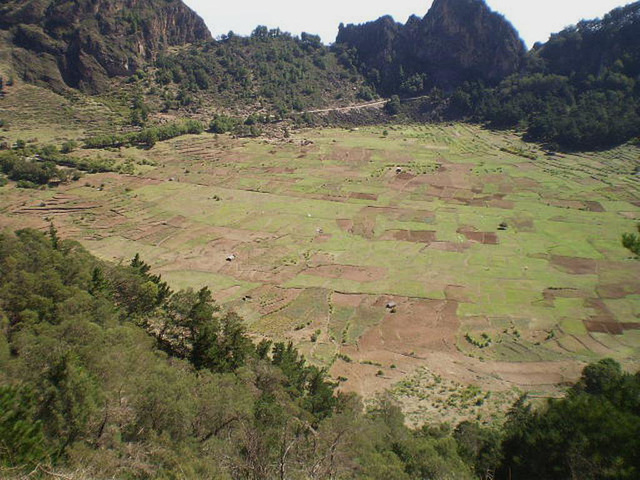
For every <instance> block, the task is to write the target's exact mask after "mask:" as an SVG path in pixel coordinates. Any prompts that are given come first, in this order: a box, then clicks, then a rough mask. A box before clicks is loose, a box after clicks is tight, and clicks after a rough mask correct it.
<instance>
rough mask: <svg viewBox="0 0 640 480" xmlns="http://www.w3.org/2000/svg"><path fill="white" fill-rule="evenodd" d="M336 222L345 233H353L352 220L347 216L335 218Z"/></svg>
mask: <svg viewBox="0 0 640 480" xmlns="http://www.w3.org/2000/svg"><path fill="white" fill-rule="evenodd" d="M336 223H337V224H338V227H340V230H342V231H344V232H347V233H353V220H351V219H348V218H339V219H337V220H336Z"/></svg>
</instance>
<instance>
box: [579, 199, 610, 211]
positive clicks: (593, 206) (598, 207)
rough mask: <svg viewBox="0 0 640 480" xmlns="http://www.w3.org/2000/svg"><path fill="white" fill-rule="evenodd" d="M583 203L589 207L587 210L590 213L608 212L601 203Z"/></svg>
mask: <svg viewBox="0 0 640 480" xmlns="http://www.w3.org/2000/svg"><path fill="white" fill-rule="evenodd" d="M583 203H584V204H585V206H586V207H587V210H589V211H590V212H598V213H602V212H606V210H605V209H604V207H603V206H602V205H601V204H600V202H594V201H585V202H583Z"/></svg>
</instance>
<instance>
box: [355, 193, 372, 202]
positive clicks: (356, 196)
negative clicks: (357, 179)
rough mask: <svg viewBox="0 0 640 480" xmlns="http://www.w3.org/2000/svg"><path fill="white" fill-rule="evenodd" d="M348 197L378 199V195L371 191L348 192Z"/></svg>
mask: <svg viewBox="0 0 640 480" xmlns="http://www.w3.org/2000/svg"><path fill="white" fill-rule="evenodd" d="M349 198H353V199H356V200H371V201H374V202H375V201H377V200H378V195H375V194H373V193H361V192H351V193H349Z"/></svg>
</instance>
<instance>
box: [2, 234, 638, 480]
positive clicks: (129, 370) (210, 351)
mask: <svg viewBox="0 0 640 480" xmlns="http://www.w3.org/2000/svg"><path fill="white" fill-rule="evenodd" d="M149 270H150V269H149V266H148V265H147V264H145V263H144V262H143V261H142V260H141V259H140V258H139V256H136V257H135V258H134V259H133V260H132V261H131V263H130V265H128V266H114V265H110V264H106V263H103V262H101V261H98V260H97V259H95V258H94V257H92V256H91V255H90V254H88V253H87V252H86V251H85V250H84V249H82V247H80V246H79V245H78V244H77V243H75V242H72V241H67V240H62V239H60V238H59V236H58V234H57V231H56V229H55V228H54V227H53V225H52V226H51V227H50V230H49V234H48V235H44V234H42V233H39V232H36V231H33V230H21V231H18V232H16V233H15V234H1V235H0V319H1V327H2V328H1V330H0V367H1V368H0V465H1V466H2V467H1V468H2V469H3V470H2V471H3V473H2V475H3V476H6V475H9V476H11V475H14V476H17V475H19V474H20V472H27V471H29V472H35V474H38V473H43V472H49V471H59V472H70V473H72V472H74V471H78V470H80V469H81V470H82V472H83V474H84V475H85V476H90V477H100V476H104V475H108V476H110V477H111V476H115V477H118V478H195V477H198V478H205V477H206V478H237V479H244V478H253V479H268V478H345V479H346V478H368V479H387V478H394V479H407V480H408V479H416V478H423V479H427V478H429V479H433V478H435V479H438V478H440V479H444V478H461V479H462V478H483V477H484V476H485V475H486V473H487V472H488V471H489V472H492V471H494V470H495V471H497V472H498V473H499V475H501V476H499V478H511V477H510V476H511V473H508V472H513V478H569V477H570V476H571V475H574V476H576V475H577V477H576V478H598V479H599V478H603V479H604V478H635V477H636V476H637V474H638V471H639V469H640V465H639V462H638V458H637V455H635V453H634V452H636V451H637V448H638V447H639V445H638V438H637V435H636V433H637V431H638V428H639V427H640V404H639V403H638V399H639V398H640V396H639V392H640V376H639V375H630V374H626V373H623V372H622V371H621V369H620V366H619V365H618V364H617V363H616V362H614V361H612V360H603V361H601V362H599V363H598V364H594V365H592V366H590V367H588V368H587V369H585V371H584V374H583V378H582V380H581V381H580V382H579V383H578V384H577V385H576V386H574V387H573V388H572V389H571V391H570V393H569V395H568V396H567V398H565V399H562V400H556V401H553V402H550V403H549V405H548V406H547V407H546V408H545V409H542V410H532V409H531V407H529V406H526V404H525V403H524V402H519V403H518V404H517V405H515V406H514V408H513V410H512V413H511V415H510V419H509V421H508V422H507V424H506V426H505V428H504V430H502V429H501V428H500V426H498V425H496V426H495V427H487V426H482V425H479V424H475V423H472V422H464V423H462V424H460V425H459V426H458V427H457V428H456V429H455V431H453V432H452V431H451V430H450V429H449V427H447V426H442V427H437V426H425V427H424V428H422V429H420V430H416V431H412V430H409V429H408V428H406V427H405V426H404V419H403V416H402V414H401V412H400V410H399V408H398V407H397V406H395V405H394V404H393V402H392V401H390V400H389V399H388V398H387V397H380V398H379V399H378V400H377V401H376V402H374V404H373V405H372V407H370V408H369V409H367V410H366V411H363V409H362V405H361V403H360V402H359V400H358V399H357V398H356V397H354V396H351V395H343V394H337V393H336V391H335V384H334V383H332V382H331V381H329V379H328V378H327V376H326V374H325V372H324V371H323V370H321V369H319V368H317V367H314V366H311V365H308V364H307V363H306V362H305V360H304V359H303V358H302V357H301V356H300V355H299V353H298V352H297V351H296V350H295V348H294V347H293V346H292V345H291V344H283V343H276V344H272V343H271V342H270V341H266V340H263V341H261V342H259V343H257V344H255V343H253V342H252V341H251V340H250V339H249V338H248V337H247V335H246V333H245V331H244V327H243V323H242V320H241V319H240V318H239V317H238V316H237V315H236V314H235V313H233V312H223V311H221V310H220V309H219V307H218V306H217V305H216V304H215V303H214V302H213V301H212V299H211V294H210V292H209V290H208V289H207V288H203V289H201V290H199V291H197V292H196V291H193V290H183V291H178V292H174V291H172V290H171V289H170V288H169V287H168V285H167V284H166V283H165V282H164V281H163V280H162V278H161V277H160V276H158V275H154V274H151V273H150V271H149ZM516 473H517V475H516Z"/></svg>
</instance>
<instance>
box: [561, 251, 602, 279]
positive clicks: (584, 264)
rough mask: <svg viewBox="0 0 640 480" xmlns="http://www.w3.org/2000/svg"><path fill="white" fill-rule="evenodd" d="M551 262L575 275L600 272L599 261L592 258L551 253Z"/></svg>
mask: <svg viewBox="0 0 640 480" xmlns="http://www.w3.org/2000/svg"><path fill="white" fill-rule="evenodd" d="M550 263H551V265H553V266H554V267H557V268H559V269H560V270H562V271H565V272H568V273H571V274H573V275H595V274H597V273H598V263H597V262H596V261H595V260H593V259H591V258H579V257H564V256H561V255H551V258H550Z"/></svg>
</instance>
